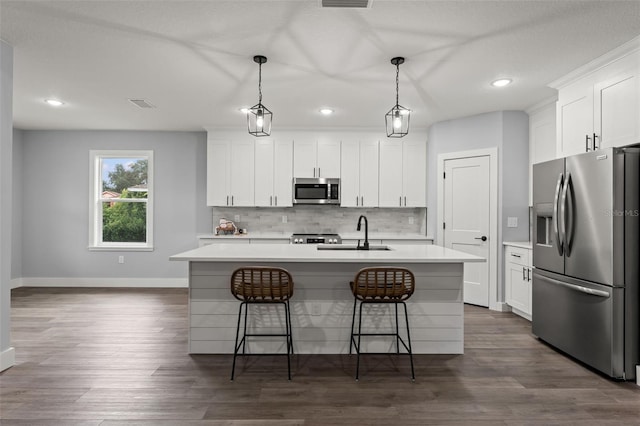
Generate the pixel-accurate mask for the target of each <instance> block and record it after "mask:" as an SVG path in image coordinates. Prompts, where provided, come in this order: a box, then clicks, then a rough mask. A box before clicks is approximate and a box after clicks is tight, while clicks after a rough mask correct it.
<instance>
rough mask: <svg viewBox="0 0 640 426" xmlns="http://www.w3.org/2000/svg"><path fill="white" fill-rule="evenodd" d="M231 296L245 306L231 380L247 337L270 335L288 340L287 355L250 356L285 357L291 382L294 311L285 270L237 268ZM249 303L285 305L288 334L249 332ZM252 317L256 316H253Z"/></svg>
mask: <svg viewBox="0 0 640 426" xmlns="http://www.w3.org/2000/svg"><path fill="white" fill-rule="evenodd" d="M231 294H232V295H233V296H234V297H235V298H236V299H238V300H240V301H241V302H242V303H240V308H239V310H238V324H237V327H236V340H235V345H234V349H233V366H232V368H231V380H233V378H234V374H235V368H236V358H237V357H238V353H239V351H240V348H242V354H243V355H247V354H246V351H245V349H246V342H247V337H255V336H261V337H265V336H269V337H285V338H286V346H287V352H286V354H283V353H278V354H251V355H286V356H287V372H288V377H289V380H291V354H293V339H292V335H291V309H290V307H289V299H290V298H291V296H293V278H292V277H291V274H290V273H289V272H288V271H287V270H286V269H284V268H278V267H267V266H245V267H242V268H238V269H236V270H235V271H233V273H232V274H231ZM249 304H282V305H283V306H284V311H285V332H284V333H251V334H250V333H247V319H248V311H249V307H248V305H249ZM243 307H244V327H243V333H242V338H241V339H240V341H238V339H239V338H240V323H241V320H242V316H243V315H242V309H243ZM252 315H253V314H252Z"/></svg>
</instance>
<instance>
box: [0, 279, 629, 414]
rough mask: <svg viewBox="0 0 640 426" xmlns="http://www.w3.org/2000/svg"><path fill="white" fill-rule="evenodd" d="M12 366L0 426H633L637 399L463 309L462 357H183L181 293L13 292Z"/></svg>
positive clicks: (524, 329)
mask: <svg viewBox="0 0 640 426" xmlns="http://www.w3.org/2000/svg"><path fill="white" fill-rule="evenodd" d="M11 329H12V339H13V346H14V347H15V349H16V362H17V364H16V365H15V366H14V367H12V368H10V369H8V370H6V371H5V372H3V373H2V374H0V424H2V425H145V426H146V425H149V426H150V425H216V426H222V425H225V426H236V425H242V426H247V425H273V426H276V425H278V426H281V425H282V426H288V425H396V426H400V425H432V424H433V425H469V424H473V425H551V424H560V425H581V426H583V425H614V424H615V425H622V424H624V425H630V424H640V387H638V386H636V385H635V383H631V382H629V383H624V382H615V381H611V380H609V379H607V378H605V377H603V376H601V375H599V374H598V373H595V372H593V371H591V370H589V369H587V368H585V367H584V366H582V365H580V364H578V363H576V362H575V361H572V360H570V359H568V358H567V357H565V356H563V355H560V354H558V353H556V352H555V351H554V350H553V349H551V348H550V347H548V346H547V345H545V344H543V343H541V342H539V341H537V340H536V339H535V338H534V337H533V336H532V335H531V333H530V324H529V322H527V321H525V320H524V319H522V318H519V317H517V316H515V315H513V314H510V313H498V312H492V311H488V310H486V309H482V308H477V307H474V306H467V307H466V308H465V354H464V355H419V356H416V357H415V364H416V381H415V383H414V382H411V380H410V371H409V365H408V358H406V357H399V359H396V358H393V357H389V356H368V357H364V358H363V365H362V366H361V378H360V381H359V382H356V381H355V380H354V378H353V374H354V371H355V357H353V358H349V357H348V356H339V355H329V356H326V355H305V356H302V355H296V356H295V358H294V361H293V366H292V369H293V380H292V381H288V380H287V379H286V361H285V359H284V358H282V357H249V358H246V359H240V362H239V366H238V367H239V368H237V370H236V380H235V381H233V382H231V381H230V380H229V374H230V368H231V356H229V355H224V356H222V355H198V356H189V355H188V354H187V353H186V345H187V293H186V290H184V289H50V288H19V289H16V290H13V292H12V327H11Z"/></svg>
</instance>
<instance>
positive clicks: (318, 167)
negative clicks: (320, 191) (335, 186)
mask: <svg viewBox="0 0 640 426" xmlns="http://www.w3.org/2000/svg"><path fill="white" fill-rule="evenodd" d="M318 177H320V167H318Z"/></svg>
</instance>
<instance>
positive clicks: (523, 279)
mask: <svg viewBox="0 0 640 426" xmlns="http://www.w3.org/2000/svg"><path fill="white" fill-rule="evenodd" d="M524 269H525V268H524V266H523V267H522V281H525V280H526V279H527V277H526V275H525V274H524Z"/></svg>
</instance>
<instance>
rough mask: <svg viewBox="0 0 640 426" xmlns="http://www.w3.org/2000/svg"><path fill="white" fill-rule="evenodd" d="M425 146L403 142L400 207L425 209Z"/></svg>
mask: <svg viewBox="0 0 640 426" xmlns="http://www.w3.org/2000/svg"><path fill="white" fill-rule="evenodd" d="M426 165H427V144H426V143H425V142H424V141H404V142H403V147H402V175H403V176H402V184H403V185H402V192H403V194H402V206H403V207H427V167H426Z"/></svg>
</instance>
